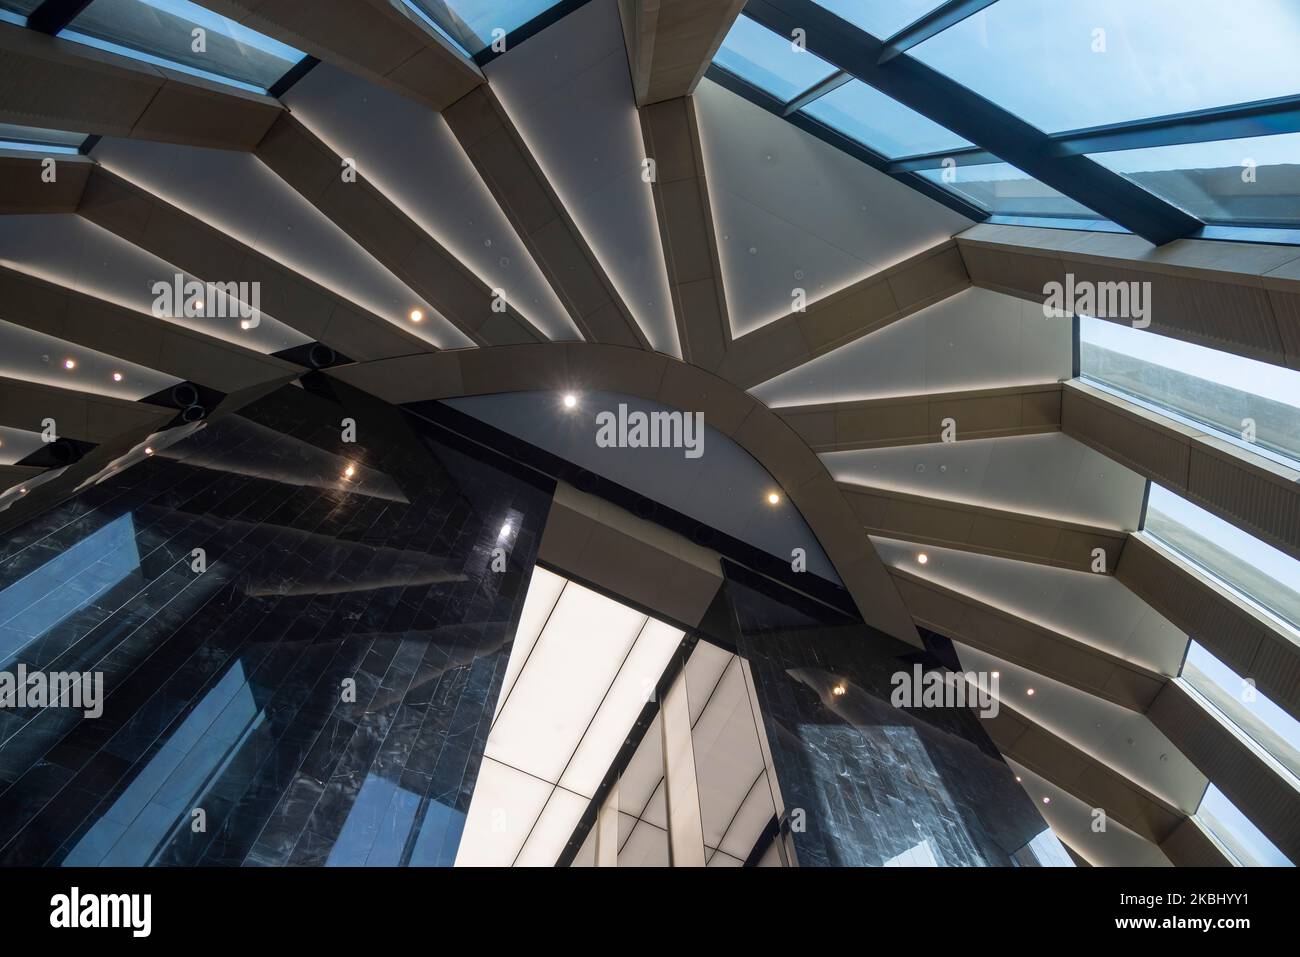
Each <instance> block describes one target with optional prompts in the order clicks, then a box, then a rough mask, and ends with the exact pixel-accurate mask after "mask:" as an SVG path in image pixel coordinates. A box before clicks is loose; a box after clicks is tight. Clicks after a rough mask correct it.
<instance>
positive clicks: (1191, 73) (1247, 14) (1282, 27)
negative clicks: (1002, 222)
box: [845, 0, 1300, 133]
mask: <svg viewBox="0 0 1300 957" xmlns="http://www.w3.org/2000/svg"><path fill="white" fill-rule="evenodd" d="M845 2H846V3H848V2H851V0H845ZM1298 49H1300V4H1297V3H1295V2H1294V0H1236V2H1234V3H1225V2H1223V0H1141V2H1134V0H1069V2H1062V0H998V2H997V3H994V4H992V5H991V6H989V7H986V8H985V9H984V10H982V11H980V12H979V13H976V14H974V15H973V16H971V17H968V18H967V19H965V20H963V21H961V22H960V23H957V24H954V25H953V26H952V27H950V28H949V29H947V30H945V31H943V32H942V33H939V34H937V35H935V36H934V37H931V38H930V39H929V40H926V41H925V42H924V43H921V44H918V45H917V46H916V47H914V48H913V49H912V50H911V51H910V53H911V55H912V56H915V57H916V58H917V59H918V60H920V61H922V62H923V63H925V64H926V65H928V66H930V67H933V68H934V69H936V70H938V71H939V72H940V73H944V74H946V75H947V76H949V77H951V78H952V79H954V80H956V81H957V82H958V83H961V84H963V85H964V86H966V87H968V88H970V89H971V90H973V91H975V92H976V93H978V94H980V95H981V96H983V97H985V98H986V99H988V100H991V101H992V102H994V103H996V104H997V105H999V106H1001V107H1003V108H1005V109H1007V110H1009V111H1011V112H1012V113H1015V114H1016V115H1018V116H1020V117H1021V118H1022V119H1024V120H1025V121H1026V122H1029V123H1032V124H1033V125H1034V126H1037V127H1039V128H1040V129H1043V130H1046V131H1047V132H1052V133H1055V132H1061V131H1063V130H1072V129H1081V128H1086V127H1091V126H1101V125H1103V124H1110V123H1120V122H1124V121H1127V120H1136V119H1145V118H1149V117H1154V116H1164V115H1167V114H1171V113H1185V112H1188V111H1191V110H1203V109H1208V108H1211V107H1218V106H1228V105H1231V104H1236V103H1244V102H1248V101H1251V100H1264V99H1270V98H1273V97H1278V96H1288V95H1291V94H1295V93H1300V57H1298V56H1296V50H1298Z"/></svg>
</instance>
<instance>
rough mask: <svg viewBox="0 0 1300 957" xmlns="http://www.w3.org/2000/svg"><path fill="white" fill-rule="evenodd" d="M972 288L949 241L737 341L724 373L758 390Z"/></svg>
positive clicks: (726, 376) (958, 254) (719, 372)
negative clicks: (891, 324) (845, 346)
mask: <svg viewBox="0 0 1300 957" xmlns="http://www.w3.org/2000/svg"><path fill="white" fill-rule="evenodd" d="M969 286H970V278H969V276H968V275H967V274H966V266H965V264H964V263H963V262H962V257H961V254H960V253H959V252H958V251H957V244H956V243H955V242H953V241H952V240H947V241H946V242H943V243H940V244H939V245H937V246H935V247H933V248H932V249H927V250H926V251H925V252H922V253H918V254H917V255H915V256H913V257H911V258H910V259H906V260H904V261H903V262H901V263H898V264H896V265H894V266H890V267H889V268H888V269H884V270H882V271H880V272H878V273H875V274H874V275H871V276H868V277H867V278H865V279H862V280H860V281H858V282H856V283H853V284H852V285H851V286H847V287H845V288H844V289H841V290H840V291H839V292H835V293H831V294H830V295H829V296H825V297H823V298H821V299H818V300H817V301H816V302H812V303H809V304H808V305H807V307H806V308H805V309H804V310H803V311H802V312H792V313H790V314H789V315H787V316H784V317H782V318H780V319H777V320H775V321H774V322H769V323H768V324H767V325H765V326H762V327H760V328H758V329H755V330H754V331H753V332H750V333H746V334H745V335H743V336H741V337H740V338H739V339H736V340H734V341H733V342H732V344H731V348H730V349H729V350H728V352H727V355H726V359H725V361H724V362H723V364H722V367H721V368H720V369H719V370H718V374H719V375H721V376H722V377H723V378H725V379H728V380H729V381H731V382H734V383H735V384H736V385H738V386H740V387H741V388H742V389H749V388H752V387H753V386H756V385H758V384H759V383H760V382H766V381H767V380H768V379H771V378H773V377H775V376H778V375H780V374H781V373H783V372H789V371H790V370H791V369H793V368H796V367H797V366H801V365H803V364H804V363H805V362H808V361H809V360H810V359H815V358H817V357H818V356H821V355H825V354H826V353H828V352H830V351H831V350H832V349H837V348H839V347H840V346H843V345H846V344H848V343H850V342H853V341H854V340H856V339H860V338H862V337H863V336H865V335H867V334H869V333H872V332H875V331H876V330H878V329H883V328H884V327H885V326H887V325H889V324H890V323H893V322H897V321H898V320H899V319H903V318H905V317H907V316H910V315H912V314H913V313H915V312H919V311H920V310H922V309H924V308H925V307H926V306H932V305H934V304H935V303H936V302H941V301H942V300H944V299H947V298H948V297H949V296H953V295H956V294H957V293H959V292H961V291H962V290H963V289H966V288H968V287H969Z"/></svg>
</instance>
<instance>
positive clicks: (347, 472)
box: [343, 465, 357, 478]
mask: <svg viewBox="0 0 1300 957" xmlns="http://www.w3.org/2000/svg"><path fill="white" fill-rule="evenodd" d="M356 474H357V467H356V466H355V465H349V466H348V467H347V468H345V469H344V470H343V477H344V478H352V476H354V475H356Z"/></svg>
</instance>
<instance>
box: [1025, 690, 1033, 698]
mask: <svg viewBox="0 0 1300 957" xmlns="http://www.w3.org/2000/svg"><path fill="white" fill-rule="evenodd" d="M1025 694H1027V695H1029V697H1031V698H1032V697H1033V696H1034V689H1033V688H1026V689H1025Z"/></svg>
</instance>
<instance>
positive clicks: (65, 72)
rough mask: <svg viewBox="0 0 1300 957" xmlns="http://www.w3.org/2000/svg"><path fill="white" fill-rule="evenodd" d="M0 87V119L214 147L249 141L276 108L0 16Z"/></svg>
mask: <svg viewBox="0 0 1300 957" xmlns="http://www.w3.org/2000/svg"><path fill="white" fill-rule="evenodd" d="M0 88H3V89H4V91H5V96H4V100H3V103H0V122H5V123H17V124H19V125H23V126H36V127H40V128H43V129H55V130H69V131H74V132H79V133H93V134H99V135H102V136H123V137H130V138H132V139H144V140H159V141H161V142H164V143H184V144H187V145H190V146H208V147H215V148H217V149H235V150H250V149H252V148H253V147H254V146H256V145H257V143H258V142H259V141H260V140H261V139H262V137H263V136H264V135H265V134H266V131H267V130H268V129H270V127H271V124H272V123H274V122H275V119H276V117H277V116H279V115H280V114H281V113H283V112H284V108H283V107H282V106H281V105H280V104H279V103H278V102H277V101H276V100H273V99H271V98H270V97H266V96H262V95H260V94H257V93H249V92H246V91H244V90H240V89H237V88H235V87H232V86H228V85H225V84H222V83H215V82H212V81H209V80H204V79H201V78H199V77H191V76H187V75H184V74H180V73H177V72H175V71H171V70H165V69H163V68H162V67H156V66H152V65H150V64H147V63H142V62H139V61H137V60H132V59H131V58H129V57H124V56H119V55H117V54H115V53H109V52H107V51H104V50H98V49H95V48H92V47H87V46H84V45H82V44H79V43H74V42H72V41H70V40H59V39H56V38H54V37H50V36H46V35H45V34H43V33H40V32H38V31H36V30H27V29H25V28H23V27H20V26H16V25H14V24H10V23H0ZM87 90H93V91H94V93H95V95H94V96H88V95H86V91H87Z"/></svg>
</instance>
